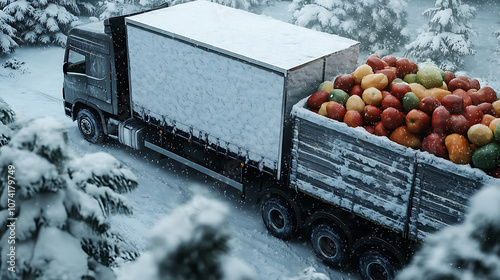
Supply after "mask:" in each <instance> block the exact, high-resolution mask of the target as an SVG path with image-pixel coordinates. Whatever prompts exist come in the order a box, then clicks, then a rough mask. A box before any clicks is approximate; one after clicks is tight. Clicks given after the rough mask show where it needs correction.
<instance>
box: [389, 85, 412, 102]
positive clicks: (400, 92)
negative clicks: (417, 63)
mask: <svg viewBox="0 0 500 280" xmlns="http://www.w3.org/2000/svg"><path fill="white" fill-rule="evenodd" d="M410 91H411V87H410V85H409V84H407V83H396V84H394V85H392V88H391V94H392V95H394V96H395V97H396V98H397V99H399V100H402V99H403V97H404V96H405V94H406V93H408V92H410Z"/></svg>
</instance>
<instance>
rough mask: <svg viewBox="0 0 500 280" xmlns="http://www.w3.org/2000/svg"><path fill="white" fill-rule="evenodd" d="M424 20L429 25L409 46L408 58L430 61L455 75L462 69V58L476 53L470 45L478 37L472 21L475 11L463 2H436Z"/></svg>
mask: <svg viewBox="0 0 500 280" xmlns="http://www.w3.org/2000/svg"><path fill="white" fill-rule="evenodd" d="M423 14H424V16H426V17H428V18H429V23H428V24H427V25H425V26H424V27H423V31H422V32H421V33H420V34H419V35H418V37H417V38H416V39H415V40H414V41H413V42H411V43H410V44H408V45H407V46H406V54H405V55H406V56H409V57H413V58H415V59H416V60H418V61H425V60H430V61H433V62H435V63H436V64H438V66H439V67H440V68H441V69H443V70H448V71H456V70H457V69H458V68H460V67H461V66H462V65H463V63H464V62H463V56H466V55H473V54H475V53H476V51H475V49H474V46H473V45H472V42H471V37H472V36H475V32H474V30H473V28H472V25H471V23H470V21H471V20H472V19H473V18H474V17H475V15H476V9H475V8H474V7H471V6H469V5H466V4H462V1H460V0H436V3H435V5H434V7H433V8H429V9H427V10H426V11H425V12H424V13H423Z"/></svg>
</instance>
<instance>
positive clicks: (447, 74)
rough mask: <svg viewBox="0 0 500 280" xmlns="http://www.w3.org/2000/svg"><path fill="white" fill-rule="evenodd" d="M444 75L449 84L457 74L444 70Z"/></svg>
mask: <svg viewBox="0 0 500 280" xmlns="http://www.w3.org/2000/svg"><path fill="white" fill-rule="evenodd" d="M444 76H445V80H444V82H445V83H446V85H448V84H449V83H450V81H451V80H453V79H455V78H456V77H455V74H453V73H452V72H450V71H444Z"/></svg>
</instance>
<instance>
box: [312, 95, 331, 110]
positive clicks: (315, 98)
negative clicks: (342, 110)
mask: <svg viewBox="0 0 500 280" xmlns="http://www.w3.org/2000/svg"><path fill="white" fill-rule="evenodd" d="M328 95H329V93H328V92H326V91H324V90H320V91H317V92H315V93H314V94H312V95H311V96H309V98H307V105H308V106H309V108H311V109H316V110H317V109H319V107H321V104H323V103H325V102H327V101H328Z"/></svg>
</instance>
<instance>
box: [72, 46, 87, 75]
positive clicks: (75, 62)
mask: <svg viewBox="0 0 500 280" xmlns="http://www.w3.org/2000/svg"><path fill="white" fill-rule="evenodd" d="M85 68H86V63H85V55H83V54H81V53H78V52H76V51H74V50H69V53H68V72H75V73H81V74H85Z"/></svg>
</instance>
